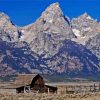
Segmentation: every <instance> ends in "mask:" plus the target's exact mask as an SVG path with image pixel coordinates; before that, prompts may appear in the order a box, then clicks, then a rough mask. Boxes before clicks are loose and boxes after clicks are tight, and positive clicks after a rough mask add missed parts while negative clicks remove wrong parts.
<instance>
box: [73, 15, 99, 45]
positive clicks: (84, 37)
mask: <svg viewBox="0 0 100 100" xmlns="http://www.w3.org/2000/svg"><path fill="white" fill-rule="evenodd" d="M71 25H72V30H73V32H74V34H75V35H76V36H77V39H75V41H76V42H79V43H81V44H84V45H85V44H86V42H87V41H88V40H89V39H90V38H92V37H94V36H96V35H97V34H99V33H100V24H99V22H97V20H95V19H93V18H92V17H91V16H90V15H88V14H87V13H84V14H82V15H81V16H79V17H78V18H73V19H72V21H71Z"/></svg>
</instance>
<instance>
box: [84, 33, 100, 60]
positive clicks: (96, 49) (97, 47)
mask: <svg viewBox="0 0 100 100" xmlns="http://www.w3.org/2000/svg"><path fill="white" fill-rule="evenodd" d="M86 47H87V48H88V49H90V50H91V51H92V52H93V54H95V55H96V56H97V57H98V58H99V59H100V34H97V35H96V36H95V37H93V38H90V39H89V41H88V42H87V43H86Z"/></svg>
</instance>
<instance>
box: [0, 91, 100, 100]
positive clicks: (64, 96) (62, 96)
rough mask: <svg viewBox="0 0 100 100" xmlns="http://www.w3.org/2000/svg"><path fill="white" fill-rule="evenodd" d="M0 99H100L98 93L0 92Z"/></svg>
mask: <svg viewBox="0 0 100 100" xmlns="http://www.w3.org/2000/svg"><path fill="white" fill-rule="evenodd" d="M0 100H100V93H86V94H80V93H79V94H31V93H30V94H0Z"/></svg>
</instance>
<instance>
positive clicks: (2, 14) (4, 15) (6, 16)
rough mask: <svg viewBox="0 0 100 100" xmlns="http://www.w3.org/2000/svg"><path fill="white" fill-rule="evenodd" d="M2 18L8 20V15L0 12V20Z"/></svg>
mask: <svg viewBox="0 0 100 100" xmlns="http://www.w3.org/2000/svg"><path fill="white" fill-rule="evenodd" d="M3 18H4V19H6V20H9V16H8V15H6V14H5V13H3V12H0V20H1V19H3Z"/></svg>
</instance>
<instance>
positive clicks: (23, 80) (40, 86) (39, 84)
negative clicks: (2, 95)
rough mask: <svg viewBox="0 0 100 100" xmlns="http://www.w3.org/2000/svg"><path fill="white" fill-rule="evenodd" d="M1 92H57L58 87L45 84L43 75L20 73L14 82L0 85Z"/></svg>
mask: <svg viewBox="0 0 100 100" xmlns="http://www.w3.org/2000/svg"><path fill="white" fill-rule="evenodd" d="M0 92H12V93H30V92H31V93H32V92H33V93H56V92H57V87H54V86H50V85H45V81H44V79H43V77H42V76H41V75H39V74H19V75H18V77H17V78H16V80H15V82H14V83H13V84H11V85H8V86H3V87H0Z"/></svg>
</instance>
